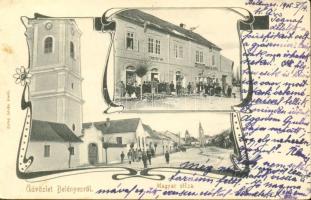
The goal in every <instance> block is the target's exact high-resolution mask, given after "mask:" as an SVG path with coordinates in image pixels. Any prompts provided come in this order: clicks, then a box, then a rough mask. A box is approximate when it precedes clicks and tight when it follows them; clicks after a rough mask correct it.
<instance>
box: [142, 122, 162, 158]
mask: <svg viewBox="0 0 311 200" xmlns="http://www.w3.org/2000/svg"><path fill="white" fill-rule="evenodd" d="M143 127H144V130H145V133H146V134H147V137H146V141H147V146H148V148H153V149H154V150H155V155H160V154H163V153H164V150H163V149H164V148H163V144H164V143H163V141H162V138H161V137H160V135H159V134H158V132H157V131H155V130H153V129H152V128H151V127H150V126H149V125H147V124H143Z"/></svg>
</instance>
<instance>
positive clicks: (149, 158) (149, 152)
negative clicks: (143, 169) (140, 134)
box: [147, 149, 152, 165]
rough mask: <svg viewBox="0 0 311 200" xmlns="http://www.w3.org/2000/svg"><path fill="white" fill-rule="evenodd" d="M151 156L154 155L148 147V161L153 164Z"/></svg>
mask: <svg viewBox="0 0 311 200" xmlns="http://www.w3.org/2000/svg"><path fill="white" fill-rule="evenodd" d="M151 157H152V154H151V151H150V150H149V149H148V150H147V158H148V161H149V165H151Z"/></svg>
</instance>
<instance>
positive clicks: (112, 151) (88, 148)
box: [81, 118, 147, 164]
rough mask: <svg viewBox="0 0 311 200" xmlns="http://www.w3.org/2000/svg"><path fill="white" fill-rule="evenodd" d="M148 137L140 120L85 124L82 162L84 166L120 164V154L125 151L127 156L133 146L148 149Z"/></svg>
mask: <svg viewBox="0 0 311 200" xmlns="http://www.w3.org/2000/svg"><path fill="white" fill-rule="evenodd" d="M146 137H147V134H146V133H145V131H144V128H143V126H142V122H141V119H140V118H131V119H120V120H110V119H109V118H107V119H106V121H100V122H90V123H84V124H83V136H82V139H83V144H82V145H81V149H83V153H81V162H82V163H84V164H96V163H106V161H107V163H114V162H120V154H121V153H122V151H123V153H124V154H125V155H126V154H127V152H128V150H129V149H130V148H131V145H133V148H134V149H136V148H137V149H142V150H145V149H147V142H146ZM106 150H107V152H106ZM106 153H107V154H106ZM106 156H107V160H106Z"/></svg>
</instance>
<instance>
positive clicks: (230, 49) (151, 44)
mask: <svg viewBox="0 0 311 200" xmlns="http://www.w3.org/2000/svg"><path fill="white" fill-rule="evenodd" d="M180 15H183V16H184V17H183V18H182V19H181V18H180V17H179V16H180ZM194 15H195V17H194ZM220 16H223V17H226V18H227V19H228V21H229V22H222V21H224V20H221V21H217V22H216V21H215V19H216V18H218V17H220ZM111 18H112V20H114V21H115V22H116V31H115V37H114V48H113V59H114V72H115V76H114V78H115V80H114V84H115V87H114V88H115V91H114V97H115V100H116V102H118V103H120V104H122V105H124V106H125V110H230V109H231V106H234V105H237V104H239V103H240V101H241V95H240V89H241V76H240V69H241V68H240V58H239V52H240V49H239V41H238V36H237V30H236V29H235V28H234V27H233V28H232V25H234V21H233V20H236V18H237V16H234V13H232V12H231V11H229V10H227V9H209V10H208V11H207V12H206V11H203V10H197V11H196V12H195V13H194V12H190V10H187V9H185V10H169V9H167V10H165V9H162V10H161V9H159V10H157V9H154V10H139V9H129V10H124V11H120V12H117V13H116V14H114V15H113V16H112V17H111ZM194 19H195V20H194ZM223 23H225V24H224V26H220V24H223ZM230 23H231V24H230ZM228 24H230V25H228ZM223 32H226V33H228V34H226V37H218V35H219V34H220V33H223Z"/></svg>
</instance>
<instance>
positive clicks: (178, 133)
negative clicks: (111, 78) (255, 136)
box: [82, 115, 234, 170]
mask: <svg viewBox="0 0 311 200" xmlns="http://www.w3.org/2000/svg"><path fill="white" fill-rule="evenodd" d="M206 116H208V115H206ZM213 117H214V118H215V119H216V120H218V119H220V117H219V116H213ZM186 118H187V117H185V118H184V120H185V119H186ZM196 118H198V117H196ZM207 118H208V117H207ZM222 118H223V120H222V122H223V124H228V122H229V120H226V117H223V116H222ZM154 119H155V117H151V118H150V117H149V118H147V117H146V118H145V117H143V118H130V119H118V120H111V119H107V120H106V121H103V122H95V123H93V126H94V127H96V130H97V131H100V132H101V133H102V134H101V135H102V138H103V139H102V141H103V143H102V145H103V146H102V147H103V154H102V156H100V153H99V152H98V151H94V152H93V151H92V153H91V154H95V155H96V156H91V159H94V160H93V161H92V162H90V164H91V165H89V164H87V165H82V166H83V167H85V166H95V167H96V166H116V167H130V168H133V169H136V170H142V169H146V168H153V167H180V165H181V164H182V163H184V162H193V163H198V164H205V165H211V166H213V167H214V168H218V167H229V166H231V165H232V163H231V160H230V155H231V154H232V153H233V152H234V150H233V149H234V148H233V146H234V145H233V135H232V134H233V133H232V131H231V129H230V128H227V129H223V127H222V128H221V129H219V128H215V125H211V123H210V122H212V121H213V120H212V119H208V120H206V121H202V123H201V122H200V121H191V120H187V121H184V122H185V123H184V124H183V125H171V124H165V125H164V124H162V127H163V128H162V130H156V129H158V127H160V126H161V122H156V121H155V122H152V121H153V120H154ZM164 120H166V121H171V119H170V118H164ZM178 120H180V121H183V120H181V119H178ZM146 122H148V124H147V123H146ZM207 124H209V125H208V126H206V125H207ZM125 125H126V126H125ZM91 126H92V125H91V124H84V133H85V134H86V135H85V137H87V134H94V129H92V128H91ZM175 127H176V129H175ZM155 128H156V129H155ZM208 128H209V129H210V130H208V131H207V129H208ZM159 129H160V128H159ZM173 129H175V131H173ZM217 129H218V130H217ZM89 130H90V132H89ZM164 130H165V131H164ZM130 138H132V139H130ZM104 141H105V142H104ZM97 154H98V155H99V156H100V157H98V155H97Z"/></svg>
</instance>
